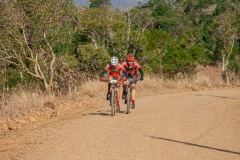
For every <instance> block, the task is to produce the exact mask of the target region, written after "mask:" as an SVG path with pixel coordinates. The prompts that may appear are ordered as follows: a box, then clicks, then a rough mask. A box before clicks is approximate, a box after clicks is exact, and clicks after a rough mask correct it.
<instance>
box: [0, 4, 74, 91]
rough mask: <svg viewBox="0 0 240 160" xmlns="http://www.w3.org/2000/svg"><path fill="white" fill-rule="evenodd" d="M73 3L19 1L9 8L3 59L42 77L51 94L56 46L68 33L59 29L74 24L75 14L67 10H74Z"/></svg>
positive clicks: (1, 45)
mask: <svg viewBox="0 0 240 160" xmlns="http://www.w3.org/2000/svg"><path fill="white" fill-rule="evenodd" d="M71 5H72V4H71V3H70V1H67V0H58V1H57V2H56V1H54V0H50V1H44V0H34V1H31V2H28V1H26V0H19V1H12V2H9V3H7V7H6V8H5V11H6V16H5V17H4V19H3V22H4V25H3V26H2V27H3V30H4V31H3V32H2V33H1V34H2V35H3V36H4V40H0V53H1V54H0V58H1V60H3V61H5V62H10V63H11V64H14V65H17V66H20V67H21V68H22V70H23V71H25V72H26V73H28V74H30V75H31V76H33V77H35V78H37V79H39V80H41V81H42V82H43V84H44V87H45V90H46V93H47V94H50V93H51V88H52V85H53V79H54V73H55V69H56V60H57V57H56V53H55V52H54V49H53V47H54V46H55V45H56V44H61V43H66V42H67V37H68V34H66V33H68V32H66V31H65V32H64V31H62V33H61V32H59V31H61V29H63V28H61V26H64V25H67V24H68V23H70V19H71V18H72V17H70V16H71V14H69V15H68V14H67V11H66V10H68V11H69V12H70V11H71V9H70V6H71ZM64 9H65V10H64ZM63 34H65V35H63ZM64 36H65V37H64Z"/></svg>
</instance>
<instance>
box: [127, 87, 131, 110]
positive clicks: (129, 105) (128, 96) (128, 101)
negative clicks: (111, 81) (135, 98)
mask: <svg viewBox="0 0 240 160" xmlns="http://www.w3.org/2000/svg"><path fill="white" fill-rule="evenodd" d="M130 98H131V91H130V87H127V110H126V114H128V113H130V107H131V102H130Z"/></svg>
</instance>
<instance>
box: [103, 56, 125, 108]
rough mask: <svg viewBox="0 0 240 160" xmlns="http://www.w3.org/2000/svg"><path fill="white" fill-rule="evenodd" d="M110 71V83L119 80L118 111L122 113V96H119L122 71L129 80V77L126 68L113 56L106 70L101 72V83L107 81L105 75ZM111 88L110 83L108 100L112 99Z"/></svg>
mask: <svg viewBox="0 0 240 160" xmlns="http://www.w3.org/2000/svg"><path fill="white" fill-rule="evenodd" d="M107 71H109V74H108V80H109V82H110V80H112V79H116V80H117V111H120V94H119V90H120V84H121V82H120V75H121V71H122V72H123V73H124V75H125V77H126V78H129V77H128V74H127V72H126V70H125V69H124V67H123V66H122V65H121V64H120V63H118V58H117V57H116V56H113V57H112V58H111V62H110V63H108V64H107V65H106V67H105V69H104V70H103V71H102V72H101V74H100V77H101V78H100V80H101V81H104V80H105V79H104V78H103V76H104V74H105V73H106V72H107ZM110 87H111V84H110V83H108V92H107V96H106V98H107V100H109V99H110Z"/></svg>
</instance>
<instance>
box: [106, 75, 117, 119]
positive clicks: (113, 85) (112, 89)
mask: <svg viewBox="0 0 240 160" xmlns="http://www.w3.org/2000/svg"><path fill="white" fill-rule="evenodd" d="M104 82H109V83H110V84H111V87H110V106H111V116H114V115H115V109H116V106H117V80H116V79H114V78H113V79H112V80H110V81H108V80H106V79H105V80H104Z"/></svg>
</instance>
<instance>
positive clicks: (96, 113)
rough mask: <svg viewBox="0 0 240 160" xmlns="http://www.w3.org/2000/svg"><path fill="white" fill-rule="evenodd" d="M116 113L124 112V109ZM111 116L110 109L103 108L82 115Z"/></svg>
mask: <svg viewBox="0 0 240 160" xmlns="http://www.w3.org/2000/svg"><path fill="white" fill-rule="evenodd" d="M118 113H121V114H123V113H124V114H125V111H120V112H116V113H115V114H118ZM88 115H90V116H96V115H97V116H111V111H110V110H103V111H97V112H93V113H89V114H86V115H84V116H88Z"/></svg>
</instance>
